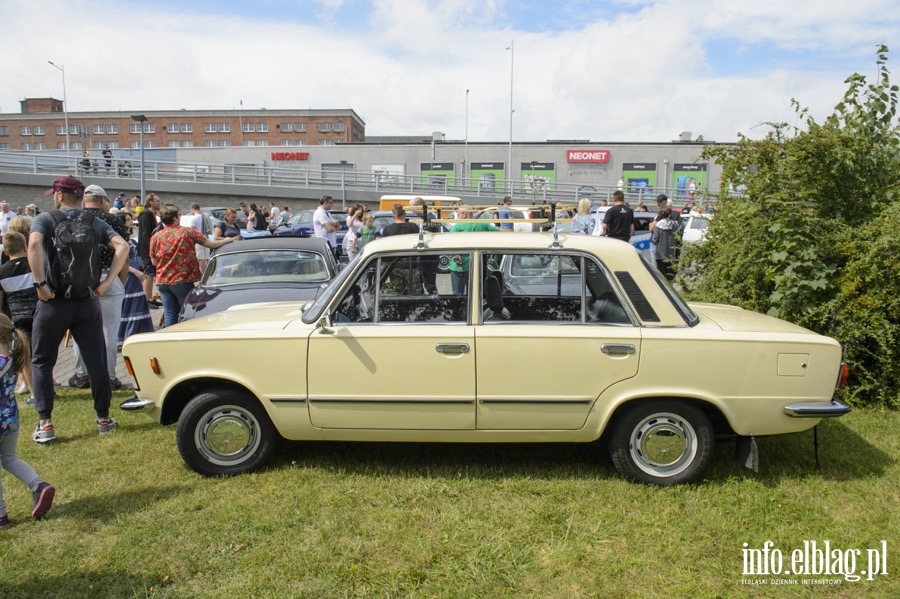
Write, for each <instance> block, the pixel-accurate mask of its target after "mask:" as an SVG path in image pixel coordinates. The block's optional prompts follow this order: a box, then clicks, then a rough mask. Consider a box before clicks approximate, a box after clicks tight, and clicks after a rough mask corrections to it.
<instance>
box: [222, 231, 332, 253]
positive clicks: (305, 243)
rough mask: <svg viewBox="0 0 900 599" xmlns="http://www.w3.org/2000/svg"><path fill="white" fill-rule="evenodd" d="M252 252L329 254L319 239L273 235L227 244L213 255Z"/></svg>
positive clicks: (326, 247) (324, 243) (328, 247)
mask: <svg viewBox="0 0 900 599" xmlns="http://www.w3.org/2000/svg"><path fill="white" fill-rule="evenodd" d="M252 250H307V251H315V252H319V253H323V254H324V253H327V252H330V251H331V249H330V246H329V245H328V242H327V241H325V240H324V239H322V238H321V237H294V236H291V235H275V236H269V237H252V238H249V239H242V240H241V241H238V242H236V243H233V244H232V243H229V244H227V245H224V246H222V247H221V248H217V249H215V250H213V255H214V256H215V255H218V254H227V253H231V252H246V251H252Z"/></svg>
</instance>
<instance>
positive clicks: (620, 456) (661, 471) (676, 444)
mask: <svg viewBox="0 0 900 599" xmlns="http://www.w3.org/2000/svg"><path fill="white" fill-rule="evenodd" d="M714 444H715V436H714V433H713V428H712V424H710V422H709V418H707V417H706V414H704V413H703V412H702V411H701V410H700V409H699V408H696V407H694V406H692V405H690V404H687V403H684V402H680V401H675V400H655V401H650V402H642V403H638V404H636V405H635V406H633V407H631V408H628V409H627V411H626V412H625V413H624V414H622V416H621V418H619V419H618V422H617V423H616V425H615V428H614V429H613V431H612V435H611V436H610V438H609V454H610V457H611V458H612V462H613V465H615V467H616V470H618V471H619V473H620V474H622V475H623V476H625V477H626V478H629V479H631V480H634V481H637V482H642V483H648V484H652V485H661V486H665V485H676V484H682V483H689V482H693V481H695V480H696V479H697V478H699V477H700V475H701V474H702V473H703V471H704V470H706V467H707V466H708V465H709V461H710V459H711V458H712V452H713V446H714Z"/></svg>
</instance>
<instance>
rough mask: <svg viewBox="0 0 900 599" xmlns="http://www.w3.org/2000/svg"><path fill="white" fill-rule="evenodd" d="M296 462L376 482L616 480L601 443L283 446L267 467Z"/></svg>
mask: <svg viewBox="0 0 900 599" xmlns="http://www.w3.org/2000/svg"><path fill="white" fill-rule="evenodd" d="M293 462H296V463H297V464H298V465H302V466H304V467H307V468H323V469H328V470H335V469H340V470H341V471H342V472H347V473H348V474H359V475H375V476H384V475H390V476H406V477H410V478H419V477H434V478H443V477H454V478H456V477H460V476H463V477H466V478H478V479H485V480H491V479H502V478H507V477H517V476H527V477H532V478H536V479H546V480H553V479H571V478H610V477H615V476H616V471H615V468H613V465H612V462H610V460H609V456H608V455H607V453H606V449H605V448H604V446H602V445H601V444H600V443H366V442H308V441H302V442H299V441H298V442H287V441H286V442H283V443H282V445H281V448H280V450H279V452H278V453H277V454H276V455H275V458H274V459H273V461H272V463H271V466H270V467H272V468H280V467H283V466H287V465H290V464H291V463H293Z"/></svg>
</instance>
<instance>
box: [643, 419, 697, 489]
mask: <svg viewBox="0 0 900 599" xmlns="http://www.w3.org/2000/svg"><path fill="white" fill-rule="evenodd" d="M630 451H631V457H632V459H633V460H634V463H635V464H636V465H637V467H638V468H640V469H641V470H643V471H644V472H646V473H648V474H652V475H653V476H674V475H676V474H678V473H680V472H682V471H683V470H684V469H685V468H687V467H688V466H689V465H690V463H691V462H692V461H693V460H694V457H695V456H696V455H697V434H696V432H695V431H694V428H693V427H692V426H691V424H690V423H689V422H688V421H687V420H685V419H684V418H682V417H680V416H678V415H677V414H671V413H660V414H653V415H651V416H648V417H647V418H645V419H643V420H642V421H641V422H639V423H638V425H637V426H636V427H634V430H633V431H632V433H631V442H630Z"/></svg>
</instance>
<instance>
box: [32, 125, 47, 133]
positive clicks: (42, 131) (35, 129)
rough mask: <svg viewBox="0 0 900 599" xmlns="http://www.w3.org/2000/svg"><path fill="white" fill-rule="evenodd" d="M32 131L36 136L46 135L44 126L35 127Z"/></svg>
mask: <svg viewBox="0 0 900 599" xmlns="http://www.w3.org/2000/svg"><path fill="white" fill-rule="evenodd" d="M31 131H32V133H34V134H35V135H43V134H44V126H43V125H35V126H34V128H33V129H32V130H31Z"/></svg>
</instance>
